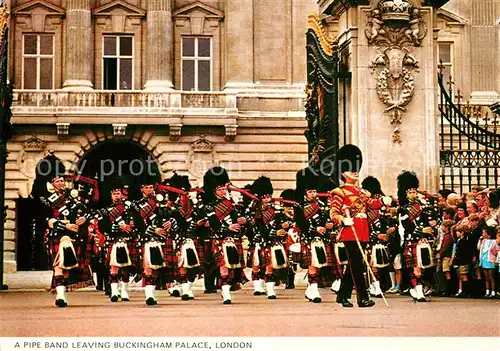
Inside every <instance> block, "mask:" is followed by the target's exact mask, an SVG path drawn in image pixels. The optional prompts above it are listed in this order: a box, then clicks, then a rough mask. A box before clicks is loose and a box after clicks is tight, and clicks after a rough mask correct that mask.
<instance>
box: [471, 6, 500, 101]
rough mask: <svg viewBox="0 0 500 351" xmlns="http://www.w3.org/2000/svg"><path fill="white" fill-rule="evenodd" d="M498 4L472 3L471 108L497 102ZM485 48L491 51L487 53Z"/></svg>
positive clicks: (499, 73)
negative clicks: (475, 105) (474, 105)
mask: <svg viewBox="0 0 500 351" xmlns="http://www.w3.org/2000/svg"><path fill="white" fill-rule="evenodd" d="M495 6H497V7H498V6H499V5H496V1H495V0H481V1H472V3H471V30H470V43H471V52H472V72H474V74H472V93H471V101H470V102H471V103H472V104H488V105H489V104H492V103H494V102H497V101H498V98H499V95H498V92H497V91H496V88H497V84H496V83H497V77H498V76H499V75H500V72H499V71H498V69H499V67H498V60H499V59H498V52H499V50H500V48H499V46H498V45H499V44H498V43H499V41H498V35H499V34H498V24H497V23H495V20H496V19H497V16H498V13H496V12H498V10H496V9H495ZM484 48H491V49H490V50H484Z"/></svg>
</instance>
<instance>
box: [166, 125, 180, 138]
mask: <svg viewBox="0 0 500 351" xmlns="http://www.w3.org/2000/svg"><path fill="white" fill-rule="evenodd" d="M168 127H169V133H170V140H171V141H178V140H179V139H180V138H181V130H182V124H170V125H169V126H168Z"/></svg>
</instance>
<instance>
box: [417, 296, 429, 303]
mask: <svg viewBox="0 0 500 351" xmlns="http://www.w3.org/2000/svg"><path fill="white" fill-rule="evenodd" d="M415 301H417V302H428V301H427V299H426V298H425V297H421V298H419V299H415Z"/></svg>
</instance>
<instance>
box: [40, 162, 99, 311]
mask: <svg viewBox="0 0 500 351" xmlns="http://www.w3.org/2000/svg"><path fill="white" fill-rule="evenodd" d="M65 171H66V169H65V167H64V165H63V163H62V162H61V161H60V160H59V159H58V158H57V157H56V156H54V154H52V153H50V154H49V155H48V156H47V157H45V158H44V159H43V160H41V161H40V163H39V164H38V165H37V169H36V179H35V182H34V184H33V192H32V195H33V197H35V198H39V199H40V200H41V201H42V203H43V204H45V205H46V206H47V207H48V208H49V209H50V211H51V216H50V218H49V219H48V228H47V230H46V232H45V235H44V237H45V243H46V247H47V250H48V254H49V257H50V259H51V264H52V268H53V278H52V284H51V288H52V289H53V290H55V292H56V303H55V304H56V306H57V307H66V306H68V302H67V297H66V294H65V293H66V291H67V290H70V289H72V288H81V287H86V286H91V285H94V281H93V279H92V274H91V270H90V258H91V255H92V241H91V240H89V233H88V223H87V218H86V217H85V215H86V213H85V212H86V209H85V206H83V204H82V203H81V202H80V201H79V199H78V197H79V194H78V191H77V190H76V189H73V190H72V191H70V190H69V189H67V188H66V182H65V179H64V173H65Z"/></svg>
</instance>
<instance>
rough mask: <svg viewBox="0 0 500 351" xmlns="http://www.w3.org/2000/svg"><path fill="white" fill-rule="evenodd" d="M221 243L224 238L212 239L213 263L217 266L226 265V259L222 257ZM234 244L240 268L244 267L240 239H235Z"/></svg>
mask: <svg viewBox="0 0 500 351" xmlns="http://www.w3.org/2000/svg"><path fill="white" fill-rule="evenodd" d="M223 243H224V239H221V240H212V253H213V255H214V259H215V264H216V265H217V267H225V266H226V261H225V259H224V251H223V250H222V244H223ZM234 245H235V246H236V249H237V250H238V256H239V258H240V263H241V268H245V257H244V256H243V246H242V245H241V241H240V240H235V241H234Z"/></svg>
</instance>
